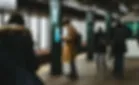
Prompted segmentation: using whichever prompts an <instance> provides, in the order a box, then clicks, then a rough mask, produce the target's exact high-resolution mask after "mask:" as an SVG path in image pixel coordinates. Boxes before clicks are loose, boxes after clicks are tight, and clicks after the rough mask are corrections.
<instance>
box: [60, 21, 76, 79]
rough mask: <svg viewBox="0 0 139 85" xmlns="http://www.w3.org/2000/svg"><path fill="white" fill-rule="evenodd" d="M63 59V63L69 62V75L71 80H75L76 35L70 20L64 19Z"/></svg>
mask: <svg viewBox="0 0 139 85" xmlns="http://www.w3.org/2000/svg"><path fill="white" fill-rule="evenodd" d="M63 25H64V28H63V35H62V38H63V58H64V61H69V62H70V74H69V77H70V78H71V79H73V78H74V79H75V78H77V70H76V66H75V57H76V54H77V49H78V48H77V47H78V46H77V42H78V39H77V38H78V33H77V31H76V30H75V28H74V27H73V26H72V25H71V23H70V20H68V19H66V20H64V22H63Z"/></svg>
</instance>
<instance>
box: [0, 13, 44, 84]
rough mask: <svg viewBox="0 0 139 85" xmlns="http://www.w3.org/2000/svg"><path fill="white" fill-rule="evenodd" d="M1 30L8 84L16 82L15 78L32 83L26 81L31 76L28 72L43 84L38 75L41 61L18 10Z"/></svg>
mask: <svg viewBox="0 0 139 85" xmlns="http://www.w3.org/2000/svg"><path fill="white" fill-rule="evenodd" d="M0 32H1V33H0V34H1V36H0V37H1V47H0V49H1V50H0V52H1V56H2V57H6V58H5V60H4V63H3V64H4V65H3V66H5V67H4V68H6V69H5V71H6V72H5V74H4V75H5V76H4V77H5V78H8V79H7V80H6V82H7V83H9V84H8V85H10V84H13V83H15V82H14V80H13V79H15V78H16V83H17V84H20V85H24V83H26V85H27V83H28V84H31V82H27V81H26V80H27V79H26V78H27V76H29V75H28V74H26V73H29V74H30V75H31V78H32V80H33V82H34V83H36V84H37V85H43V84H42V82H41V81H40V80H39V79H38V77H37V76H36V70H37V69H38V66H39V62H38V60H37V57H36V56H35V53H34V50H33V41H32V37H31V34H30V31H29V30H28V29H26V28H25V27H24V19H23V17H22V16H21V15H20V14H19V13H17V12H15V13H13V14H12V15H11V17H10V19H9V21H8V23H7V25H6V26H3V27H1V30H0ZM25 76H26V77H25ZM9 81H11V82H9ZM14 85H15V84H14Z"/></svg>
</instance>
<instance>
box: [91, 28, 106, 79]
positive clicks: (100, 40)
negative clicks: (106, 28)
mask: <svg viewBox="0 0 139 85" xmlns="http://www.w3.org/2000/svg"><path fill="white" fill-rule="evenodd" d="M93 42H94V51H95V53H96V55H97V56H96V65H97V72H98V76H99V77H104V76H103V75H104V74H106V69H107V67H106V61H105V56H106V46H107V34H106V32H103V30H102V29H101V28H99V31H98V32H97V33H95V34H94V40H93Z"/></svg>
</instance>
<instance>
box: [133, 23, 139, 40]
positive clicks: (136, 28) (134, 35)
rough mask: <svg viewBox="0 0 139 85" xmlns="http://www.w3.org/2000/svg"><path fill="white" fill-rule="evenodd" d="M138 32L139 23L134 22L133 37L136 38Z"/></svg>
mask: <svg viewBox="0 0 139 85" xmlns="http://www.w3.org/2000/svg"><path fill="white" fill-rule="evenodd" d="M137 30H138V22H134V24H133V30H132V32H133V37H136V35H137Z"/></svg>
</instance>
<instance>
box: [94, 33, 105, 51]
mask: <svg viewBox="0 0 139 85" xmlns="http://www.w3.org/2000/svg"><path fill="white" fill-rule="evenodd" d="M93 43H94V45H93V48H94V52H101V53H105V52H106V46H107V34H106V33H105V32H101V31H100V32H98V33H95V34H94V38H93Z"/></svg>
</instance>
